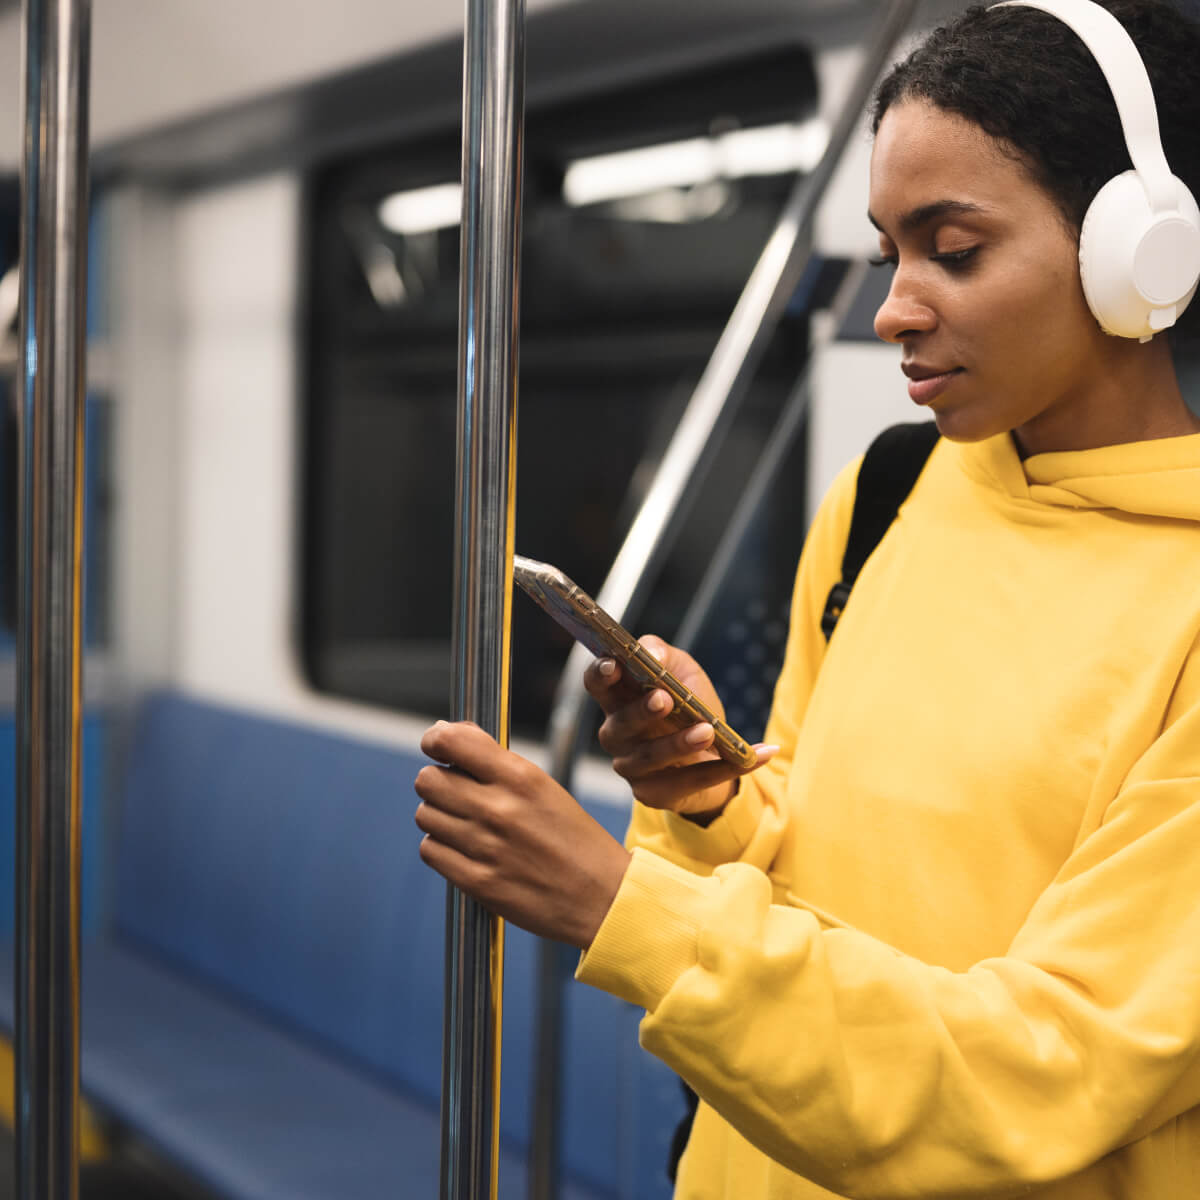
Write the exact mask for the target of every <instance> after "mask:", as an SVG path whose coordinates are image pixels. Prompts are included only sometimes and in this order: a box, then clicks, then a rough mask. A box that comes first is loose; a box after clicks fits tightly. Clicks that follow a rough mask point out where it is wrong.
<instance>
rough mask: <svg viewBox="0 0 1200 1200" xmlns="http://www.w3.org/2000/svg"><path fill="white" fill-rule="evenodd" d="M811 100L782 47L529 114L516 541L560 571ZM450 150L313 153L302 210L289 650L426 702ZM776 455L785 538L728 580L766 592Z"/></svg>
mask: <svg viewBox="0 0 1200 1200" xmlns="http://www.w3.org/2000/svg"><path fill="white" fill-rule="evenodd" d="M814 107H815V82H814V79H813V74H812V68H811V61H810V59H809V56H808V54H807V52H806V51H804V50H802V49H799V48H792V49H786V50H775V51H772V52H771V54H769V55H762V56H759V57H758V58H757V59H753V60H746V61H743V62H741V63H739V64H736V65H734V66H729V65H726V66H723V67H722V68H721V69H720V70H719V71H710V72H709V73H708V75H707V76H705V75H703V74H697V73H695V72H693V73H692V74H690V75H686V76H681V77H679V78H678V79H674V80H671V79H668V80H666V81H663V80H659V81H658V82H656V83H655V84H654V85H653V86H651V85H646V86H645V87H643V88H641V89H640V90H638V91H636V92H628V93H625V94H622V95H617V96H614V95H603V96H597V97H593V98H591V99H590V100H588V101H582V100H580V101H573V102H570V103H565V102H560V103H559V104H558V105H557V106H554V107H550V108H541V109H536V110H535V109H533V108H531V110H530V113H529V116H528V121H527V139H526V161H527V183H526V195H525V208H524V218H523V220H524V229H523V264H522V293H521V350H520V395H519V404H518V424H519V428H518V473H517V480H518V484H517V487H518V495H517V548H518V550H519V551H520V552H521V553H523V554H527V555H531V556H533V557H537V558H542V559H546V560H549V561H552V562H556V563H557V564H559V565H560V566H561V567H563V568H564V569H565V570H566V571H567V572H568V573H569V574H571V575H573V576H574V577H575V578H576V579H577V580H578V581H579V582H580V583H581V584H583V585H584V586H586V587H590V588H593V589H595V588H596V587H598V586H599V584H600V583H601V581H602V580H603V577H604V574H605V572H606V570H607V568H608V566H609V564H610V563H611V561H612V559H613V556H614V554H615V553H616V551H617V549H618V548H619V546H620V544H621V540H622V538H623V536H624V534H625V532H626V530H627V528H628V525H629V522H630V520H631V518H632V516H633V514H634V512H635V511H636V507H637V504H638V502H639V501H640V499H641V496H642V494H643V491H644V488H645V486H646V485H647V483H648V481H649V478H650V475H651V474H652V472H653V468H654V466H655V464H656V462H657V459H658V458H659V456H660V455H661V453H662V450H663V448H664V446H665V445H666V442H667V440H668V438H669V436H670V434H671V432H672V431H673V428H674V426H675V424H676V423H677V421H678V419H679V415H680V413H681V411H682V409H683V406H684V404H685V403H686V401H687V399H688V397H689V396H690V394H691V391H692V389H693V387H694V385H695V383H696V381H697V379H698V378H699V375H700V372H701V371H702V369H703V367H704V365H705V364H706V362H707V361H708V358H709V356H710V354H711V352H712V350H713V347H714V345H715V343H716V340H717V337H718V336H719V334H720V332H721V329H722V328H723V326H724V323H725V321H726V320H727V318H728V316H729V313H730V312H731V310H732V307H733V305H734V303H735V301H736V300H737V297H738V295H739V294H740V292H741V289H742V287H743V286H744V284H745V282H746V280H747V278H748V277H749V274H750V271H751V269H752V268H753V265H754V263H755V261H756V259H757V257H758V255H759V252H760V251H761V249H762V247H763V245H764V244H765V241H766V239H767V236H768V234H769V233H770V231H771V229H772V228H773V226H774V223H775V221H776V219H777V216H778V213H779V209H780V207H781V205H782V203H783V201H784V199H785V198H786V196H787V195H788V193H789V192H790V190H791V186H792V184H793V181H794V179H795V177H796V176H795V172H796V171H797V170H804V169H805V168H806V167H807V166H809V165H811V163H813V162H815V160H816V158H817V157H818V156H819V154H820V152H821V149H822V147H823V144H824V130H823V129H822V128H821V127H820V125H819V123H818V122H816V121H815V120H814V119H812V118H811V117H809V118H806V111H807V112H808V113H811V111H812V110H813V108H814ZM458 155H459V147H458V134H457V131H448V132H447V136H445V137H442V138H436V137H430V138H428V139H426V140H425V141H424V142H422V143H420V144H407V145H404V146H400V147H393V148H391V149H387V150H375V151H373V152H371V153H368V154H359V155H356V156H355V157H353V158H348V159H345V160H343V161H340V162H335V163H329V164H327V165H325V166H323V167H322V168H321V169H319V170H318V171H316V172H315V173H314V174H313V175H312V176H311V179H310V181H309V183H310V186H309V204H308V235H307V236H308V239H309V248H310V258H309V263H310V266H309V274H308V300H309V305H308V307H309V320H308V337H307V347H308V361H307V409H306V415H305V429H306V462H305V489H304V493H305V506H306V507H305V517H304V531H303V532H304V535H303V540H302V541H303V587H302V596H303V600H302V622H301V626H302V649H303V656H304V661H305V664H306V667H307V670H308V673H309V676H310V679H311V681H312V682H313V684H314V686H316V687H317V688H320V689H323V690H328V691H331V692H335V693H338V694H340V695H345V696H350V697H354V698H357V699H362V700H366V701H369V702H372V703H377V704H381V705H387V706H392V707H395V708H399V709H405V710H410V711H415V712H421V713H436V714H440V713H444V711H445V708H446V705H447V702H448V697H449V686H450V657H449V644H450V617H449V612H450V607H451V566H452V554H451V547H452V541H453V536H454V527H453V526H454V513H453V504H454V469H455V465H454V459H455V446H454V437H455V420H456V386H457V385H456V370H457V366H456V347H457V319H458V262H457V259H458V236H459V235H458V229H457V227H456V223H457V212H458V204H459V196H458V191H457V187H456V184H455V180H456V176H457V173H458ZM813 284H814V279H813V278H810V279H809V280H808V281H806V284H805V285H804V286H805V288H809V289H811V287H812V286H813ZM807 340H808V338H807V315H806V310H805V306H804V305H803V304H796V305H794V306H793V308H792V309H791V310H790V311H789V314H788V316H787V317H785V319H784V322H783V324H782V327H781V329H780V332H779V334H778V335H777V336H776V338H775V339H774V341H773V343H772V345H771V347H770V348H769V350H768V352H767V355H766V361H765V362H764V364H763V366H762V368H761V369H760V370H759V372H758V376H757V378H756V381H755V383H754V385H753V387H752V388H751V391H750V394H749V395H748V397H747V399H746V401H745V403H744V404H743V406H742V408H741V410H740V415H739V418H738V421H737V424H736V427H735V428H734V429H733V431H732V432H731V433H730V435H729V436H728V437H727V438H726V440H725V443H724V446H723V449H722V451H721V453H720V456H719V458H718V460H717V461H716V462H715V463H714V464H713V465H712V467H711V468H710V470H709V472H708V477H707V478H708V482H707V483H706V486H705V488H704V490H703V493H702V495H701V497H700V499H699V500H698V501H697V503H696V504H695V505H694V506H693V508H692V510H691V512H690V514H689V517H688V520H687V524H686V527H685V528H684V530H683V532H682V534H681V536H680V538H679V541H678V546H677V549H676V551H675V552H674V553H673V554H672V555H671V557H670V561H669V562H668V564H667V565H666V567H665V568H664V570H663V571H662V573H661V577H660V578H659V579H658V580H657V581H656V587H655V589H654V594H653V596H652V597H651V599H650V601H649V603H648V605H647V607H646V610H645V611H644V612H642V613H638V614H633V616H632V617H631V623H632V624H634V625H635V626H636V627H637V628H639V629H643V628H653V629H655V630H658V631H661V632H662V633H663V634H664V635H665V636H671V635H672V633H673V632H674V629H675V627H676V626H677V624H678V621H679V618H680V615H681V613H682V612H683V611H684V609H685V608H686V602H687V599H688V597H689V595H690V594H691V593H692V592H693V591H694V589H695V587H696V584H697V582H698V580H699V578H700V576H701V574H702V572H703V568H704V566H705V564H706V562H707V561H708V558H709V557H710V555H711V552H712V548H713V542H714V540H715V538H716V537H717V536H718V534H719V532H720V529H721V527H722V525H723V523H724V521H725V519H726V517H727V516H728V514H729V512H730V511H731V510H732V508H733V507H734V505H735V504H736V501H737V498H738V495H739V494H740V491H741V489H742V486H743V483H744V480H745V477H746V474H747V472H748V471H749V470H750V468H751V467H752V465H753V463H754V461H755V460H756V458H757V456H758V453H759V451H760V449H761V446H762V443H763V440H764V439H765V438H766V436H767V435H768V432H769V430H770V428H771V426H772V424H773V422H774V420H775V415H776V413H777V411H778V409H779V406H780V404H781V402H782V400H783V398H784V397H785V396H786V395H787V394H788V392H789V391H790V390H791V388H792V387H793V385H794V383H795V381H796V379H797V376H798V374H799V372H800V369H801V367H802V365H803V362H804V358H805V354H806V347H807ZM802 461H803V455H802V454H797V455H796V456H795V458H794V460H793V463H792V466H791V467H790V468H789V469H788V470H786V471H785V472H783V474H782V476H781V483H780V485H779V486H780V487H781V488H782V494H781V495H780V496H777V497H776V498H775V503H774V504H773V506H772V511H773V512H775V513H780V514H784V516H783V517H782V521H783V524H784V525H786V526H787V529H786V532H785V535H784V536H782V537H779V538H774V537H772V536H770V533H769V532H767V533H764V535H763V536H762V537H761V538H757V537H756V538H755V539H753V540H754V543H755V545H754V546H753V547H749V548H748V549H749V550H750V551H752V552H753V553H755V554H756V555H757V560H756V561H757V562H758V565H757V566H755V567H754V568H753V570H748V571H745V572H740V574H741V575H743V576H744V577H745V578H751V577H753V576H754V573H755V572H757V573H758V574H760V575H762V574H765V575H771V576H779V578H780V579H782V580H783V582H782V583H781V584H779V585H778V586H773V590H774V591H776V592H778V591H781V594H782V597H783V599H784V600H785V601H786V595H787V590H788V586H789V585H790V582H791V576H792V572H793V571H794V567H795V559H796V555H797V553H798V549H799V544H800V539H801V538H802V535H803V521H802V515H801V514H802V509H803V499H802V498H803V494H804V478H803V470H802V467H801V466H800V464H801V463H802ZM774 519H775V518H768V519H767V522H766V525H770V523H771V521H772V520H774ZM765 528H766V526H764V529H765ZM760 543H761V544H760ZM764 548H765V554H764ZM514 606H515V612H514V655H515V667H514V694H513V703H512V715H513V728H514V731H515V732H517V733H519V734H527V735H539V734H541V733H542V732H543V730H544V727H545V721H546V717H547V715H548V711H549V703H550V698H551V695H552V692H553V688H554V685H555V682H556V681H557V678H558V674H559V672H560V670H561V668H562V664H563V660H564V658H565V655H566V652H567V649H568V645H567V642H566V639H565V635H562V634H561V633H560V632H559V630H558V629H557V627H556V626H554V625H553V624H552V623H551V622H549V621H547V620H546V618H545V617H544V616H543V615H542V614H541V613H540V612H538V611H537V610H535V609H534V608H533V606H532V605H529V604H527V603H525V602H524V600H523V598H522V597H520V596H518V597H516V599H515V601H514ZM730 620H733V618H730ZM717 623H718V624H720V621H718V622H717ZM725 623H726V624H728V623H729V621H726V622H725ZM767 625H770V627H771V629H774V628H775V626H774V624H772V623H771V622H764V628H765V627H766V626H767ZM755 653H757V651H755ZM762 669H763V668H759V674H760V675H761V673H762Z"/></svg>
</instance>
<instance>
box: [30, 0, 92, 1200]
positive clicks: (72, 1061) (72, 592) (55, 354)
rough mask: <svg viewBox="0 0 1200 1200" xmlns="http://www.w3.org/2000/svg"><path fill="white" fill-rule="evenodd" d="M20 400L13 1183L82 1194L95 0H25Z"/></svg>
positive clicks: (39, 1191)
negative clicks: (83, 775)
mask: <svg viewBox="0 0 1200 1200" xmlns="http://www.w3.org/2000/svg"><path fill="white" fill-rule="evenodd" d="M22 25H23V28H22V43H23V48H24V64H23V67H24V75H23V93H24V100H23V112H22V118H23V125H24V134H25V137H24V150H23V154H22V159H21V273H20V302H19V307H20V330H19V334H18V343H19V352H18V356H17V411H18V418H17V419H18V428H19V430H20V444H21V451H20V455H21V458H20V467H19V476H20V521H19V539H20V549H19V556H18V568H17V571H18V600H17V606H18V612H17V790H16V796H17V821H16V826H17V835H16V844H17V887H16V906H17V919H16V941H17V946H16V955H15V964H14V965H15V976H16V979H15V985H14V992H15V995H14V1001H15V1007H16V1105H15V1108H16V1194H17V1196H18V1197H19V1198H20V1200H76V1197H77V1196H78V1194H79V971H80V965H79V888H80V876H79V872H80V830H81V827H82V826H81V810H80V744H81V737H80V735H81V722H82V681H81V671H82V652H81V644H82V636H81V614H82V608H83V606H82V572H81V570H80V566H81V559H82V549H83V487H82V483H83V448H84V447H83V442H84V438H83V426H84V378H85V365H84V356H85V354H86V340H85V316H86V299H87V193H88V169H87V148H88V66H89V48H90V37H89V34H90V29H91V2H90V0H25V5H24V16H23V22H22Z"/></svg>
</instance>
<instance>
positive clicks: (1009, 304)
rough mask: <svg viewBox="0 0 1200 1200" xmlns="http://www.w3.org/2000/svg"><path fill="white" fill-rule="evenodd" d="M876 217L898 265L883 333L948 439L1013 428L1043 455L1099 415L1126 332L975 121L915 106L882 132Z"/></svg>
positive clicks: (875, 166)
mask: <svg viewBox="0 0 1200 1200" xmlns="http://www.w3.org/2000/svg"><path fill="white" fill-rule="evenodd" d="M869 215H870V219H871V221H872V223H873V224H874V225H875V226H876V227H877V228H878V230H879V245H880V251H881V258H883V259H885V260H886V261H887V262H889V263H891V264H893V265H894V272H895V273H894V275H893V277H892V281H891V290H890V291H889V293H888V297H887V299H886V300H885V301H884V303H883V306H882V307H881V308H880V309H879V312H878V313H877V314H876V317H875V332H876V333H877V334H878V335H879V336H880V337H881V338H883V339H884V341H888V342H895V343H896V344H898V345H899V346H901V347H902V348H903V351H904V356H903V364H902V369H903V370H904V373H905V375H907V376H908V378H909V394H910V395H911V396H912V398H913V400H914V401H915V402H916V403H918V404H921V405H924V406H927V407H928V408H929V410H930V411H931V412H932V413H933V415H934V417H935V418H936V420H937V424H938V428H939V429H940V430H941V432H942V433H943V434H945V435H946V436H947V437H949V438H952V439H954V440H956V441H968V442H969V441H978V440H980V439H981V438H985V437H990V436H992V435H994V434H997V433H1002V432H1006V431H1008V430H1013V431H1015V432H1016V435H1017V440H1018V442H1019V443H1020V444H1021V445H1022V447H1023V448H1024V449H1025V450H1026V452H1036V451H1037V450H1038V449H1042V448H1049V447H1051V446H1057V445H1065V444H1067V443H1069V441H1070V440H1071V439H1070V437H1069V435H1068V436H1066V437H1065V439H1064V435H1065V434H1069V431H1071V430H1075V431H1078V430H1079V429H1080V428H1085V427H1087V426H1088V425H1089V424H1092V423H1094V417H1095V415H1096V414H1094V413H1090V412H1089V410H1090V409H1092V408H1094V407H1095V406H1096V405H1097V404H1101V403H1108V402H1109V401H1110V399H1111V398H1110V397H1109V391H1110V389H1106V388H1104V387H1103V386H1100V385H1102V384H1103V381H1104V378H1103V377H1104V374H1105V372H1106V359H1107V358H1108V356H1109V355H1110V354H1111V353H1112V351H1113V346H1112V343H1114V342H1115V341H1118V340H1120V339H1112V338H1109V337H1107V335H1105V334H1104V333H1103V332H1102V331H1101V329H1100V327H1099V326H1098V325H1097V323H1096V320H1095V318H1094V317H1093V316H1092V314H1091V312H1090V311H1089V310H1088V307H1087V303H1086V301H1085V300H1084V297H1083V289H1082V287H1081V285H1080V282H1079V266H1078V262H1079V260H1078V243H1077V239H1076V237H1075V236H1074V235H1073V234H1072V232H1071V230H1070V229H1069V228H1068V226H1067V224H1066V222H1065V220H1064V219H1063V217H1062V215H1061V213H1060V211H1059V209H1058V208H1057V207H1056V206H1055V204H1054V201H1053V200H1052V199H1051V198H1050V196H1049V195H1048V194H1047V192H1046V191H1045V190H1044V189H1043V188H1042V187H1041V186H1040V185H1038V184H1037V183H1035V182H1034V181H1033V180H1032V179H1031V178H1030V176H1029V173H1028V172H1027V171H1026V170H1025V168H1024V167H1023V166H1022V165H1021V164H1020V163H1019V162H1017V161H1016V160H1015V159H1014V158H1012V157H1010V156H1008V155H1006V154H1005V153H1004V152H1003V150H1002V149H1001V147H1000V145H999V144H998V143H997V142H996V141H995V140H994V139H993V138H991V137H990V136H989V135H988V134H986V133H984V132H983V130H981V129H980V128H979V127H978V126H976V125H974V124H972V123H971V122H969V121H967V120H965V119H964V118H962V117H958V116H956V115H954V114H952V113H947V112H945V111H943V110H942V109H939V108H936V107H935V106H933V105H932V104H929V103H928V102H925V101H921V100H907V101H903V102H901V103H899V104H896V105H893V106H892V107H891V108H890V109H888V111H887V113H886V114H885V115H884V118H883V121H882V123H881V124H880V126H879V131H878V134H877V135H876V138H875V146H874V151H873V154H872V158H871V199H870V212H869ZM1106 343H1109V345H1106Z"/></svg>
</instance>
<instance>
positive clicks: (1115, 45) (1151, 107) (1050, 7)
mask: <svg viewBox="0 0 1200 1200" xmlns="http://www.w3.org/2000/svg"><path fill="white" fill-rule="evenodd" d="M1013 6H1018V7H1022V8H1038V9H1041V10H1042V12H1046V13H1049V14H1050V15H1051V16H1052V17H1057V18H1058V19H1059V20H1060V21H1062V22H1063V24H1064V25H1067V26H1068V27H1069V28H1071V29H1073V30H1074V31H1075V33H1076V34H1077V35H1078V36H1079V39H1080V40H1081V41H1082V42H1083V44H1084V45H1085V46H1086V47H1087V48H1088V50H1090V51H1091V54H1092V57H1093V58H1094V59H1095V60H1096V64H1097V65H1098V66H1099V68H1100V70H1101V71H1102V72H1103V73H1104V78H1105V79H1106V80H1107V82H1108V87H1109V90H1110V91H1111V92H1112V97H1113V100H1114V101H1116V105H1117V113H1118V115H1119V116H1120V118H1121V128H1122V129H1123V130H1124V133H1125V145H1126V146H1127V147H1128V149H1129V157H1130V159H1131V160H1132V161H1133V166H1134V169H1135V170H1136V171H1137V173H1138V175H1139V176H1141V180H1142V186H1143V187H1144V188H1145V189H1146V197H1147V199H1148V200H1149V201H1150V207H1151V209H1152V210H1153V211H1154V212H1165V211H1169V210H1171V209H1174V208H1175V206H1176V203H1177V199H1176V196H1177V193H1176V189H1175V184H1174V182H1173V178H1172V174H1171V168H1170V166H1169V165H1168V164H1167V156H1166V154H1165V153H1164V152H1163V147H1162V138H1161V137H1160V135H1159V132H1158V109H1157V107H1156V106H1155V103H1154V90H1153V88H1152V87H1151V86H1150V76H1149V75H1147V74H1146V65H1145V63H1143V62H1142V56H1141V55H1140V54H1139V53H1138V49H1137V47H1136V46H1135V45H1134V44H1133V39H1132V38H1131V37H1130V36H1129V33H1128V32H1127V31H1126V29H1125V26H1124V25H1122V24H1121V22H1120V21H1118V20H1117V18H1116V17H1114V16H1113V15H1112V13H1110V12H1109V11H1108V10H1107V9H1104V8H1101V7H1100V5H1098V4H1094V3H1092V0H1003V2H1002V3H1000V4H994V5H992V7H993V8H1011V7H1013Z"/></svg>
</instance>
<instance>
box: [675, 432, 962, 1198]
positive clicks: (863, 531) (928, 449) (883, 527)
mask: <svg viewBox="0 0 1200 1200" xmlns="http://www.w3.org/2000/svg"><path fill="white" fill-rule="evenodd" d="M937 440H938V430H937V426H936V425H935V424H934V423H933V422H932V421H916V422H912V423H909V424H904V425H893V426H892V427H891V428H890V429H885V430H884V431H883V432H882V433H881V434H880V435H879V436H878V437H877V438H876V439H875V440H874V441H873V442H872V443H871V445H870V446H869V447H868V448H867V452H866V454H865V455H863V460H862V464H861V466H860V467H859V469H858V481H857V484H856V485H855V492H854V512H853V513H852V515H851V517H850V532H849V534H848V535H847V537H846V549H845V551H844V553H843V554H842V577H841V579H839V580H838V582H837V583H835V584H834V585H833V587H832V588H830V590H829V598H828V599H827V600H826V601H825V611H824V612H823V613H822V614H821V632H822V633H823V634H824V635H825V640H826V641H829V639H830V637H831V636H832V635H833V631H834V628H835V627H836V625H837V623H838V618H839V617H840V616H841V615H842V612H843V611H844V610H845V608H846V602H847V601H848V600H849V599H850V589H851V588H853V587H854V581H855V580H856V579H857V578H858V573H859V572H860V571H861V570H862V569H863V565H864V564H865V563H866V561H867V559H868V558H870V557H871V552H872V551H873V550H874V549H875V547H876V546H878V545H879V543H880V542H881V541H883V535H884V534H885V533H887V531H888V529H889V528H890V527H891V524H892V522H893V521H894V520H895V519H896V514H897V513H898V512H899V511H900V505H901V504H903V503H904V501H905V500H907V499H908V494H909V493H910V492H911V491H912V490H913V487H914V486H915V485H916V482H917V479H918V478H919V477H920V474H921V472H922V471H923V470H924V469H925V464H926V462H928V461H929V456H930V455H931V454H932V453H933V448H934V446H935V445H937ZM680 1082H681V1083H682V1084H683V1091H684V1098H685V1100H686V1102H687V1111H686V1112H685V1113H684V1115H683V1119H682V1120H681V1121H680V1122H679V1125H678V1127H677V1128H676V1130H675V1134H674V1136H673V1137H672V1139H671V1150H670V1154H669V1156H668V1161H667V1178H668V1179H670V1181H671V1182H672V1183H674V1182H675V1176H676V1173H677V1172H678V1170H679V1160H680V1159H681V1158H682V1157H683V1151H684V1148H685V1147H686V1146H687V1142H688V1138H689V1137H690V1136H691V1132H692V1122H693V1121H694V1120H695V1119H696V1105H697V1102H698V1101H697V1098H696V1093H695V1092H693V1091H692V1089H691V1088H690V1087H688V1085H687V1084H686V1083H683V1081H682V1080H681V1081H680Z"/></svg>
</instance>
